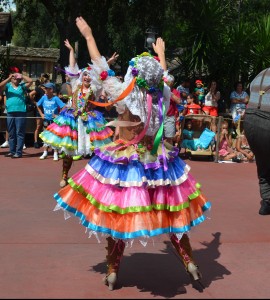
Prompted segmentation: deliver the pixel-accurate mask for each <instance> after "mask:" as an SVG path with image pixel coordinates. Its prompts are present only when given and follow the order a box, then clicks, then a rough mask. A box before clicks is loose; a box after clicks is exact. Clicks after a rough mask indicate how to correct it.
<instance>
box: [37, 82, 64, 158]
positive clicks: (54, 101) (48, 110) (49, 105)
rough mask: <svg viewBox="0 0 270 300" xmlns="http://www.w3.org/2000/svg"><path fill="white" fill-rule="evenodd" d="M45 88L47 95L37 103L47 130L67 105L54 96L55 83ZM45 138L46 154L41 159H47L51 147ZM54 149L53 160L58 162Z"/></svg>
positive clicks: (47, 84)
mask: <svg viewBox="0 0 270 300" xmlns="http://www.w3.org/2000/svg"><path fill="white" fill-rule="evenodd" d="M43 86H44V88H45V95H43V96H42V97H41V98H40V100H39V101H38V102H37V110H38V112H39V114H40V116H41V118H42V119H43V126H44V129H46V128H47V127H48V126H49V125H50V124H51V123H52V122H53V119H54V118H55V117H56V116H57V115H58V114H59V111H60V110H62V109H63V108H64V107H65V103H64V102H63V101H62V100H61V99H60V98H59V97H58V96H55V95H54V92H55V85H54V83H52V82H48V83H45V84H43ZM41 107H42V110H41ZM44 135H45V133H44ZM43 138H44V140H45V142H44V152H43V154H42V155H41V156H40V158H39V159H45V158H47V156H48V149H49V145H48V144H47V143H46V136H44V137H43ZM52 148H53V149H54V154H53V160H55V161H58V152H57V149H56V148H55V147H53V146H52Z"/></svg>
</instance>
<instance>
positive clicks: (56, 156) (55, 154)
mask: <svg viewBox="0 0 270 300" xmlns="http://www.w3.org/2000/svg"><path fill="white" fill-rule="evenodd" d="M53 160H55V161H58V153H57V152H54V153H53Z"/></svg>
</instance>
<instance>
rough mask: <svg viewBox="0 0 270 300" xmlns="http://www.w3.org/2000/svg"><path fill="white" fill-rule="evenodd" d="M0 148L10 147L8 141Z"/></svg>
mask: <svg viewBox="0 0 270 300" xmlns="http://www.w3.org/2000/svg"><path fill="white" fill-rule="evenodd" d="M0 147H1V148H8V147H9V144H8V141H5V142H4V143H3V144H2V145H1V146H0Z"/></svg>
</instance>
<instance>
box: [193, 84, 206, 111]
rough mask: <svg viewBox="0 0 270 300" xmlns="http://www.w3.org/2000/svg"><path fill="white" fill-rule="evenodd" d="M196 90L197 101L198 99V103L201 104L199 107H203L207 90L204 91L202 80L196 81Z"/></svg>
mask: <svg viewBox="0 0 270 300" xmlns="http://www.w3.org/2000/svg"><path fill="white" fill-rule="evenodd" d="M195 85H196V87H195V89H194V93H195V94H196V95H197V99H198V102H199V105H200V106H201V107H203V106H204V101H205V90H204V87H203V83H202V81H201V80H199V79H198V80H196V81H195Z"/></svg>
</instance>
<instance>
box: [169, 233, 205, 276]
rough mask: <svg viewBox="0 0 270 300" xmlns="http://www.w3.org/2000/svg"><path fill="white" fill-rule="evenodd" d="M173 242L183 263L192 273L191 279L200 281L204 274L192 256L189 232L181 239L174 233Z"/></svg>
mask: <svg viewBox="0 0 270 300" xmlns="http://www.w3.org/2000/svg"><path fill="white" fill-rule="evenodd" d="M171 242H172V244H173V246H174V247H175V249H176V251H177V253H178V254H179V256H180V258H181V260H182V263H183V264H184V266H185V269H186V271H187V273H188V274H189V275H190V277H191V279H193V280H196V281H199V279H201V278H202V274H201V273H200V271H199V268H198V266H197V265H196V264H195V263H194V260H193V257H192V248H191V245H190V242H189V237H188V236H187V234H183V236H182V238H181V240H179V239H178V238H177V236H176V235H175V234H172V235H171Z"/></svg>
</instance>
